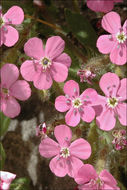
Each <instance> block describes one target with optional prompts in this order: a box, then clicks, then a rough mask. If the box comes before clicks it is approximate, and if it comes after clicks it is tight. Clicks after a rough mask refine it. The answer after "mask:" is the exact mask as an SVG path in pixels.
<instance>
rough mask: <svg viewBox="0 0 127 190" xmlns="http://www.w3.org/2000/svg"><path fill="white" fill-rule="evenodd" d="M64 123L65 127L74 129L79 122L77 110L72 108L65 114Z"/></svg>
mask: <svg viewBox="0 0 127 190" xmlns="http://www.w3.org/2000/svg"><path fill="white" fill-rule="evenodd" d="M65 121H66V123H67V125H69V126H72V127H75V126H77V125H78V124H79V122H80V114H79V111H78V110H75V109H74V108H73V107H72V108H71V109H70V110H69V111H68V112H67V113H66V116H65Z"/></svg>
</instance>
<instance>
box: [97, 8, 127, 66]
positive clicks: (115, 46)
mask: <svg viewBox="0 0 127 190" xmlns="http://www.w3.org/2000/svg"><path fill="white" fill-rule="evenodd" d="M102 27H103V28H104V29H105V30H106V31H107V32H109V33H110V35H107V34H105V35H102V36H100V37H99V38H98V40H97V47H98V49H99V51H100V52H101V53H103V54H109V53H110V60H111V62H112V63H114V64H116V65H124V64H125V63H126V62H127V20H126V21H125V22H124V25H123V27H122V26H121V21H120V16H119V15H118V14H117V13H116V12H110V13H107V14H106V15H105V16H104V17H103V19H102Z"/></svg>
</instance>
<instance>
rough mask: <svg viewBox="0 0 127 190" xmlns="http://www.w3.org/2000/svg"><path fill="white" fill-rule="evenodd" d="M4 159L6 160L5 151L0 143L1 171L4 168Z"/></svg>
mask: <svg viewBox="0 0 127 190" xmlns="http://www.w3.org/2000/svg"><path fill="white" fill-rule="evenodd" d="M5 158H6V155H5V151H4V148H3V145H2V143H0V170H2V168H3V166H4V162H5Z"/></svg>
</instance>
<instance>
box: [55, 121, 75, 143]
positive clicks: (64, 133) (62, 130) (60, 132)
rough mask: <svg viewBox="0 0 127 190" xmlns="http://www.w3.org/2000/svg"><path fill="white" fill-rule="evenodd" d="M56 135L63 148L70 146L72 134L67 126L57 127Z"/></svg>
mask: <svg viewBox="0 0 127 190" xmlns="http://www.w3.org/2000/svg"><path fill="white" fill-rule="evenodd" d="M54 135H55V137H56V140H57V141H58V143H59V144H60V145H61V146H69V145H70V141H71V138H72V132H71V129H70V128H69V127H67V126H66V125H58V126H56V127H55V130H54Z"/></svg>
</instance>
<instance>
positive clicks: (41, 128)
mask: <svg viewBox="0 0 127 190" xmlns="http://www.w3.org/2000/svg"><path fill="white" fill-rule="evenodd" d="M46 132H47V127H46V124H45V123H42V124H40V125H38V126H37V127H36V136H39V137H41V139H45V138H46V137H47V134H46Z"/></svg>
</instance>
